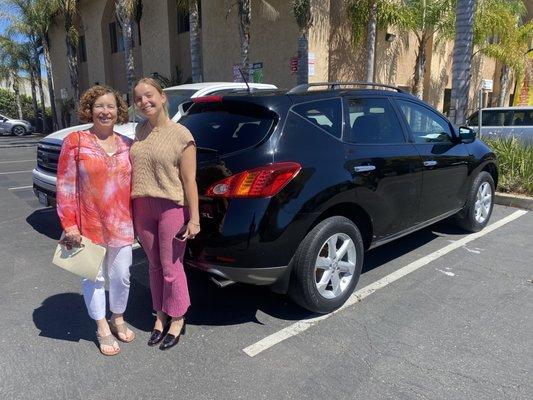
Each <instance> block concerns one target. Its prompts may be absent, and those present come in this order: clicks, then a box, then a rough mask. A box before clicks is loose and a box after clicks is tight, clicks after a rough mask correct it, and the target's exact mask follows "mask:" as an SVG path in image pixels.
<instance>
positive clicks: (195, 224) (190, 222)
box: [189, 221, 200, 228]
mask: <svg viewBox="0 0 533 400" xmlns="http://www.w3.org/2000/svg"><path fill="white" fill-rule="evenodd" d="M189 224H193V225H194V226H197V227H198V228H199V227H200V224H197V223H195V222H192V221H189Z"/></svg>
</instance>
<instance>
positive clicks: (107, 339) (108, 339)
mask: <svg viewBox="0 0 533 400" xmlns="http://www.w3.org/2000/svg"><path fill="white" fill-rule="evenodd" d="M96 340H98V345H99V346H98V347H99V348H100V353H102V354H103V355H104V356H115V355H117V354H118V353H120V347H118V343H117V341H116V340H115V337H114V336H113V335H112V334H109V335H107V336H100V335H99V334H98V332H96ZM102 346H109V347H113V350H112V351H104V349H103V348H102Z"/></svg>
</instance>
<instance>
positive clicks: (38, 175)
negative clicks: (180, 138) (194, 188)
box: [32, 82, 276, 206]
mask: <svg viewBox="0 0 533 400" xmlns="http://www.w3.org/2000/svg"><path fill="white" fill-rule="evenodd" d="M249 86H250V88H251V89H252V90H267V89H276V86H275V85H270V84H262V83H250V84H249ZM245 88H246V85H245V84H244V83H235V82H204V83H194V84H187V85H179V86H173V87H169V88H166V89H164V91H165V94H166V95H167V99H168V111H169V114H170V115H171V116H172V120H173V121H178V120H179V119H180V118H181V117H182V115H183V114H184V113H185V111H186V110H187V108H188V107H190V105H191V104H192V99H194V98H196V97H201V96H206V95H209V94H220V93H226V92H228V91H232V90H239V89H245ZM130 118H131V121H132V122H130V123H127V124H122V125H116V126H115V130H116V131H117V132H118V133H120V134H122V135H125V136H128V137H131V138H133V137H134V135H135V126H136V124H137V122H138V121H139V118H140V117H139V116H138V115H137V114H135V112H134V110H133V109H130ZM91 126H92V123H89V124H82V125H76V126H71V127H69V128H65V129H61V130H59V131H56V132H54V133H52V134H50V135H48V136H46V137H45V138H43V139H42V140H41V141H40V142H39V145H38V147H37V166H36V167H35V169H34V170H33V173H32V175H33V190H34V192H35V195H36V196H37V197H38V199H39V202H40V203H41V204H43V205H45V206H48V205H52V204H54V203H55V191H56V173H57V161H58V158H59V153H60V151H61V144H62V143H63V139H64V138H65V137H66V136H67V135H68V134H69V133H71V132H76V131H79V130H83V129H88V128H90V127H91Z"/></svg>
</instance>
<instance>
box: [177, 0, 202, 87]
mask: <svg viewBox="0 0 533 400" xmlns="http://www.w3.org/2000/svg"><path fill="white" fill-rule="evenodd" d="M198 1H199V0H176V5H177V7H178V11H180V12H182V13H188V14H189V39H190V52H191V75H192V81H193V83H198V82H203V80H204V77H203V69H202V43H201V40H200V14H199V10H198Z"/></svg>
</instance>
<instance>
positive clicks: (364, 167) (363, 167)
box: [354, 165, 376, 172]
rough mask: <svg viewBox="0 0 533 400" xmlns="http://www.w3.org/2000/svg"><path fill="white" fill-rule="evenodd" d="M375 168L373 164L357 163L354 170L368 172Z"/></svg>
mask: <svg viewBox="0 0 533 400" xmlns="http://www.w3.org/2000/svg"><path fill="white" fill-rule="evenodd" d="M375 169H376V166H375V165H358V166H357V167H354V170H355V172H370V171H374V170H375Z"/></svg>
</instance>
